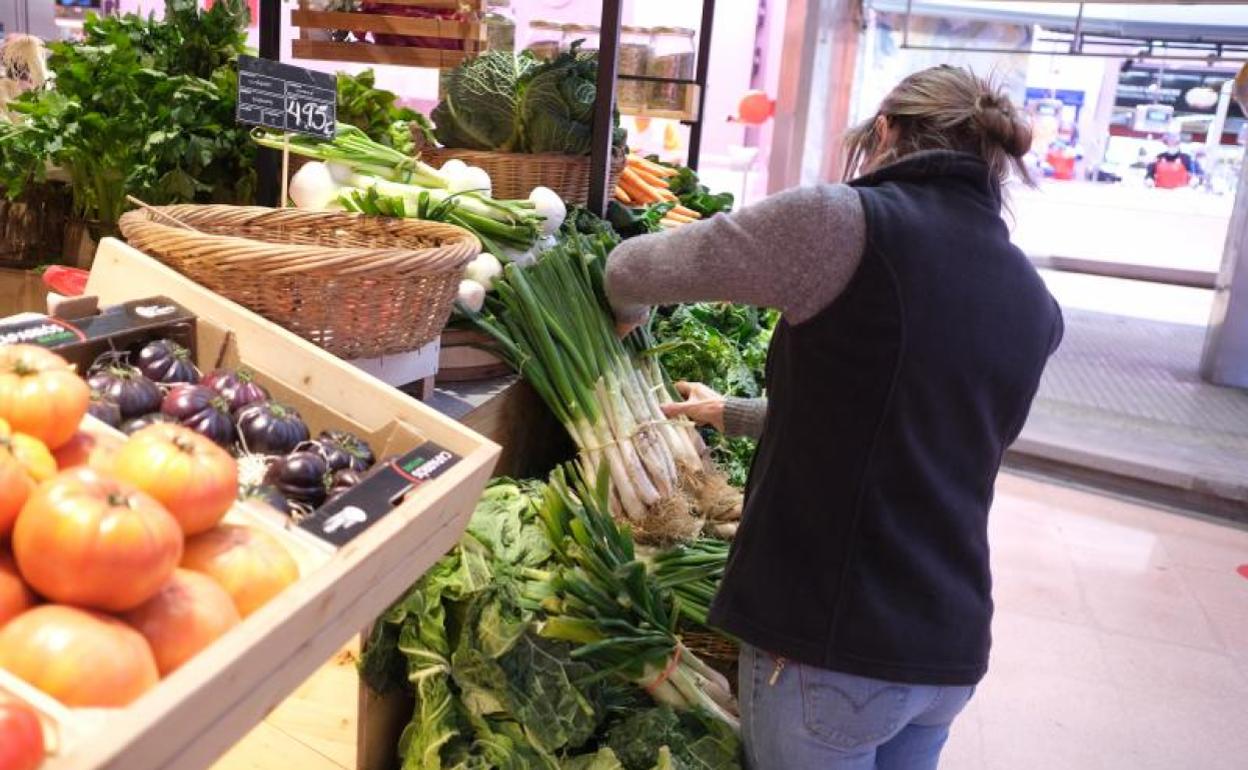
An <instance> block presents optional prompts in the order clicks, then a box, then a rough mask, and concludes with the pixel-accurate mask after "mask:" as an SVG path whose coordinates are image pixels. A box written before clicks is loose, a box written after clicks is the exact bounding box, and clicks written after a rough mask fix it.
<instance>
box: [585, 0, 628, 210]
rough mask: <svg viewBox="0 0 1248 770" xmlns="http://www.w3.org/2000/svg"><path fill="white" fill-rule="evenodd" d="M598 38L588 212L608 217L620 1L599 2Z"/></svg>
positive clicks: (607, 0)
mask: <svg viewBox="0 0 1248 770" xmlns="http://www.w3.org/2000/svg"><path fill="white" fill-rule="evenodd" d="M600 30H601V31H600V36H599V38H598V96H597V100H596V101H595V102H594V133H593V138H592V144H591V145H590V162H589V210H590V211H592V212H594V213H595V214H598V215H600V216H604V217H605V216H606V215H607V202H608V201H610V200H611V190H609V189H608V185H609V184H610V182H611V180H610V176H611V138H612V134H613V132H614V128H615V70H616V66H617V65H618V64H619V61H618V56H617V53H618V51H619V48H620V0H602V24H601V25H600Z"/></svg>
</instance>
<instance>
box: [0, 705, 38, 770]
mask: <svg viewBox="0 0 1248 770" xmlns="http://www.w3.org/2000/svg"><path fill="white" fill-rule="evenodd" d="M43 754H44V747H43V726H42V725H40V724H39V717H38V715H36V714H35V710H34V709H32V708H31V707H30V706H27V705H26V704H25V703H19V702H18V701H15V700H14V701H6V700H2V699H0V770H35V768H37V767H39V764H40V763H41V762H43Z"/></svg>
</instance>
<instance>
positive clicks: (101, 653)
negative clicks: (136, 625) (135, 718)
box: [0, 604, 160, 708]
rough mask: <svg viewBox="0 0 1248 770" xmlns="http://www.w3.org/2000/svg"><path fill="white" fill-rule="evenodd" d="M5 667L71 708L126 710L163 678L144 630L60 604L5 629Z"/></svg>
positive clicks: (0, 641)
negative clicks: (158, 671) (137, 629)
mask: <svg viewBox="0 0 1248 770" xmlns="http://www.w3.org/2000/svg"><path fill="white" fill-rule="evenodd" d="M0 668H3V669H6V670H8V671H9V672H10V673H11V674H13V675H14V676H17V677H19V678H21V679H25V680H26V681H27V682H29V683H30V684H31V685H32V686H34V687H38V688H39V689H40V690H43V691H44V692H45V693H47V694H48V695H51V696H52V697H53V698H56V699H57V700H59V701H60V702H61V703H64V704H65V705H66V706H69V707H71V708H88V707H93V706H94V707H100V708H108V707H116V706H124V705H126V704H128V703H130V702H131V701H133V700H134V699H135V698H137V697H139V696H140V695H142V694H143V693H145V692H147V691H148V690H149V689H151V688H152V687H153V686H155V684H156V682H157V681H159V679H160V676H159V674H158V673H157V671H156V661H155V659H154V658H153V657H152V649H151V648H150V647H148V646H147V641H146V640H145V639H144V638H143V636H142V635H141V634H139V632H138V631H135V630H134V629H133V628H131V627H130V626H127V625H126V624H125V623H122V622H121V621H120V620H118V619H117V618H114V617H110V616H108V615H103V614H101V613H98V612H88V611H86V610H78V609H74V608H73V607H63V606H61V605H59V604H43V605H40V606H38V607H35V608H34V609H33V610H28V611H26V612H23V613H22V614H21V615H18V616H17V617H16V618H13V619H12V620H10V621H9V622H8V623H7V624H5V626H4V628H0Z"/></svg>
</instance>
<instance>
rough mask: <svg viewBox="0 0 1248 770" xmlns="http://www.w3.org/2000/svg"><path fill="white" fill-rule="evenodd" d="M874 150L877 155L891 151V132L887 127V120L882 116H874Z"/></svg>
mask: <svg viewBox="0 0 1248 770" xmlns="http://www.w3.org/2000/svg"><path fill="white" fill-rule="evenodd" d="M874 130H875V148H876V153H877V154H880V155H882V154H884V153H885V152H888V151H889V150H890V149H892V146H893V132H892V130H891V128H890V126H889V125H888V118H887V117H885V116H883V115H876V116H875V126H874Z"/></svg>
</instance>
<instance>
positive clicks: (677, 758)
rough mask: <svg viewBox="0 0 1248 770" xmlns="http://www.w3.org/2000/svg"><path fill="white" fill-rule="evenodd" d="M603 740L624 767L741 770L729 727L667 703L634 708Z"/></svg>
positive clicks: (736, 743) (636, 769)
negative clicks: (648, 707)
mask: <svg viewBox="0 0 1248 770" xmlns="http://www.w3.org/2000/svg"><path fill="white" fill-rule="evenodd" d="M606 744H607V748H609V749H610V750H611V751H612V752H613V753H614V754H615V756H616V757H617V758H618V759H619V762H620V764H621V765H622V766H623V767H624V770H653V769H654V768H656V767H659V768H663V767H670V768H672V769H673V770H741V764H740V762H739V760H738V756H739V753H740V742H739V740H738V739H737V737H736V735H734V734H733V732H732V730H731V729H730V728H728V727H727V726H726V725H724V724H723V723H722V722H718V721H717V720H714V719H709V718H704V717H703V716H701V715H699V714H697V713H695V712H681V713H677V712H676V711H673V710H672V708H671V707H670V706H656V707H654V708H650V709H646V710H643V711H637V712H634V713H633V714H631V715H629V716H628V717H627V718H625V719H623V720H621V721H620V722H618V723H616V724H614V725H612V726H611V727H609V728H608V729H607V741H606ZM664 749H666V752H664ZM665 754H666V756H665Z"/></svg>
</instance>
